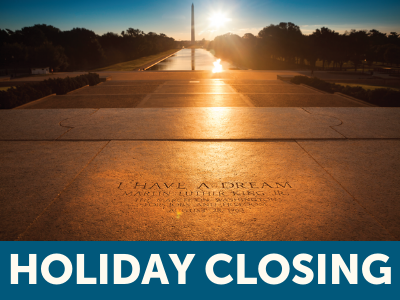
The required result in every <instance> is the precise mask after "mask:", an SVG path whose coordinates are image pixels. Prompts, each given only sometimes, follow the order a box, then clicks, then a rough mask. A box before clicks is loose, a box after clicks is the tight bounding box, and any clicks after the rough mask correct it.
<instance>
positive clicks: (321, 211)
mask: <svg viewBox="0 0 400 300" xmlns="http://www.w3.org/2000/svg"><path fill="white" fill-rule="evenodd" d="M296 74H297V73H296V72H288V71H227V72H224V73H220V74H212V73H211V72H108V73H104V74H101V76H102V77H111V80H109V81H107V82H105V83H103V84H100V85H98V86H95V87H86V88H83V89H79V90H77V91H75V92H72V93H70V94H68V95H65V96H52V97H47V98H45V99H43V100H39V101H36V102H33V103H31V104H29V105H27V106H24V108H23V109H12V110H2V111H0V168H1V170H2V172H1V173H0V182H1V183H0V193H1V195H2V196H1V197H0V207H1V210H0V240H65V241H71V240H78V241H92V240H95V241H99V240H130V241H139V240H140V241H164V240H171V241H181V240H182V241H188V240H190V241H211V240H212V241H237V240H244V241H252V240H255V241H259V240H262V241H270V240H273V241H275V240H279V241H302V240H324V241H325V240H326V241H337V240H339V241H363V240H378V241H382V240H399V239H400V218H399V215H400V188H399V183H400V171H399V169H400V151H399V148H400V109H399V108H381V107H371V106H370V105H368V104H367V103H364V102H362V101H355V100H352V99H349V98H345V97H342V96H340V95H336V94H335V95H330V94H325V93H322V92H319V91H317V90H315V89H311V88H308V87H306V86H297V85H292V84H290V83H288V82H283V81H280V80H277V75H296Z"/></svg>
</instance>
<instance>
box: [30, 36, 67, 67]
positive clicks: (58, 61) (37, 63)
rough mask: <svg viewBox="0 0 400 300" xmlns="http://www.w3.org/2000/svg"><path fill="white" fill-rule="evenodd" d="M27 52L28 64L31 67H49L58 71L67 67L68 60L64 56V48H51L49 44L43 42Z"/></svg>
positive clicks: (51, 45)
mask: <svg viewBox="0 0 400 300" xmlns="http://www.w3.org/2000/svg"><path fill="white" fill-rule="evenodd" d="M29 52H30V54H29V62H30V64H32V67H50V68H51V69H55V70H60V69H65V68H66V67H67V66H68V58H67V56H66V55H65V54H64V48H62V47H61V46H53V44H52V43H50V42H45V43H44V44H43V45H40V46H39V47H32V48H31V49H30V51H29Z"/></svg>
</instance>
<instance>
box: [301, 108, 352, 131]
mask: <svg viewBox="0 0 400 300" xmlns="http://www.w3.org/2000/svg"><path fill="white" fill-rule="evenodd" d="M301 109H302V110H304V111H305V112H307V113H309V114H310V115H315V116H324V117H330V118H334V119H336V120H339V121H340V124H338V125H332V126H331V125H329V127H330V128H331V129H332V130H334V131H336V132H337V133H338V134H340V135H341V136H342V137H343V138H345V139H348V138H347V136H345V135H344V134H342V133H341V132H339V131H337V130H336V129H335V128H333V127H339V126H342V125H343V121H342V120H340V119H339V118H338V117H335V116H329V115H323V114H313V113H311V112H309V111H308V110H306V109H305V108H304V107H302V108H301Z"/></svg>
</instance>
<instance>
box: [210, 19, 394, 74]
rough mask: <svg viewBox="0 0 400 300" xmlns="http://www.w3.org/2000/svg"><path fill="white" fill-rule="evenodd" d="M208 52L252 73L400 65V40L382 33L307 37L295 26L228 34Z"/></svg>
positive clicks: (323, 31) (320, 31)
mask: <svg viewBox="0 0 400 300" xmlns="http://www.w3.org/2000/svg"><path fill="white" fill-rule="evenodd" d="M207 47H208V49H209V50H210V51H213V52H214V53H215V55H216V56H217V57H219V58H222V59H225V60H230V61H232V62H234V63H236V64H237V65H238V66H243V67H246V68H250V69H263V68H264V69H268V68H272V69H282V68H286V69H287V68H293V67H297V68H298V67H299V65H302V66H307V67H309V68H311V69H315V68H316V64H317V61H320V62H322V66H320V67H321V68H322V69H326V67H328V66H331V65H332V66H333V68H335V69H338V70H342V68H343V65H344V64H345V63H348V62H351V64H352V66H353V67H354V69H355V70H356V71H357V69H358V68H360V66H361V65H362V64H366V65H368V66H372V65H373V64H374V63H381V64H385V63H386V64H389V65H392V66H393V65H397V66H398V65H399V64H400V36H399V34H397V33H396V32H391V33H390V34H386V33H382V32H379V31H378V30H375V29H373V30H370V31H367V30H351V31H346V32H345V33H343V34H340V33H338V32H335V31H334V30H331V29H329V28H326V27H322V28H320V29H316V30H315V31H314V32H313V33H312V34H311V35H304V34H303V33H302V32H301V30H300V27H299V26H297V25H295V24H293V23H290V22H289V23H284V22H282V23H280V24H278V25H273V24H271V25H270V26H267V27H265V28H263V29H262V30H261V31H260V32H259V33H258V35H257V36H255V35H253V34H251V33H246V34H245V35H244V36H243V37H240V36H238V35H236V34H232V33H227V34H225V35H222V36H218V37H216V38H215V39H214V40H213V41H212V42H210V43H209V44H208V46H207Z"/></svg>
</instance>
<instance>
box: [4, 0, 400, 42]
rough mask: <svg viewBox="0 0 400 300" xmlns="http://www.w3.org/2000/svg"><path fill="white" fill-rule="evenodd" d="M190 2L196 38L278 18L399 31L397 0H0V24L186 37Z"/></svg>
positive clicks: (256, 27) (309, 28)
mask: <svg viewBox="0 0 400 300" xmlns="http://www.w3.org/2000/svg"><path fill="white" fill-rule="evenodd" d="M192 3H194V5H195V17H196V39H197V40H201V39H203V38H205V39H206V40H208V39H213V38H214V37H215V36H218V35H221V34H225V33H227V32H232V33H235V34H238V35H240V36H243V35H244V34H245V33H253V34H255V35H256V34H258V32H259V31H260V30H261V29H262V28H264V27H266V26H268V25H270V24H279V23H280V22H292V23H294V24H296V25H298V26H300V29H301V30H302V32H303V33H304V34H311V33H312V32H313V31H314V30H315V29H316V28H321V27H324V26H325V27H328V28H330V29H333V30H335V31H338V32H340V33H343V32H345V31H346V30H351V29H357V30H362V29H367V30H370V29H377V30H379V31H381V32H385V33H390V32H392V31H395V32H398V33H400V14H399V12H400V1H399V0H380V1H376V0H375V1H370V0H364V1H359V0H355V1H352V0H336V1H328V0H318V1H317V0H302V1H300V0H279V1H275V0H145V1H135V0H130V1H126V0H97V1H86V0H79V1H77V0H69V1H58V0H51V1H49V0H29V1H27V0H24V1H22V0H12V1H5V0H0V28H1V29H6V28H7V29H11V30H17V29H21V28H22V27H26V26H33V25H35V24H47V25H53V26H54V27H57V28H60V29H61V30H70V29H72V28H75V27H81V28H82V27H83V28H86V29H90V30H93V31H94V32H95V33H97V34H100V35H101V34H104V33H107V32H114V33H121V31H123V30H126V29H128V28H130V27H132V28H135V29H140V30H142V31H144V32H146V33H147V32H150V31H151V32H156V33H164V34H166V35H168V36H171V37H173V38H175V39H176V40H190V26H191V25H190V22H191V5H192ZM216 14H217V15H220V16H223V19H224V24H220V26H217V25H216V24H215V23H214V24H213V22H212V20H211V19H212V16H214V15H216Z"/></svg>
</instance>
